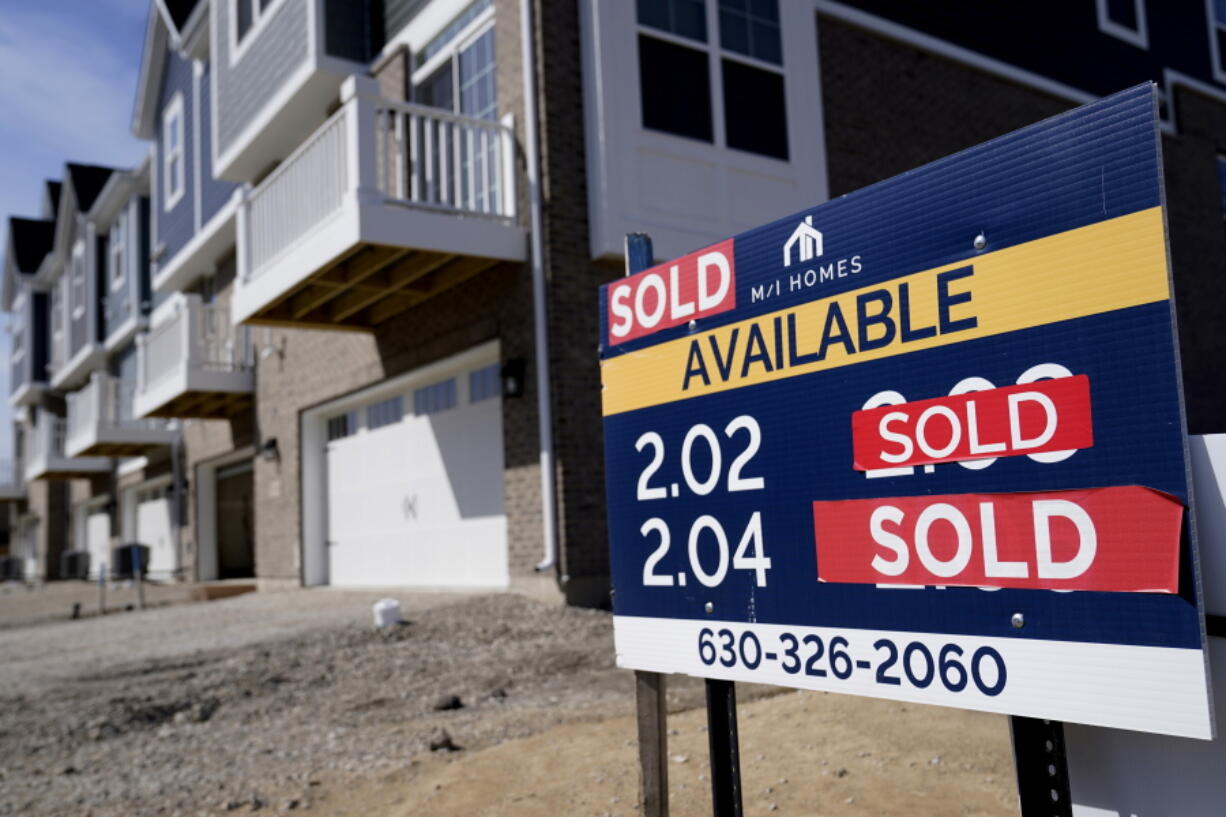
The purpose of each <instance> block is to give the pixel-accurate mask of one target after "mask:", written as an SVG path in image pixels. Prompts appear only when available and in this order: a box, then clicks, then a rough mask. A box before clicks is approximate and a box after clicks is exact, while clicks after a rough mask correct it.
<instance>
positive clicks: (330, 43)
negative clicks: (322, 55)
mask: <svg viewBox="0 0 1226 817" xmlns="http://www.w3.org/2000/svg"><path fill="white" fill-rule="evenodd" d="M371 2H372V0H324V51H325V52H327V54H328V55H329V56H333V57H339V58H340V59H343V60H353V61H354V62H361V63H367V62H370V60H371V57H372V56H373V55H374V54H375V53H376V51H377V50H378V49H379V48H382V47H383V33H382V29H383V17H382V15H374V14H372V13H371V11H370V6H371Z"/></svg>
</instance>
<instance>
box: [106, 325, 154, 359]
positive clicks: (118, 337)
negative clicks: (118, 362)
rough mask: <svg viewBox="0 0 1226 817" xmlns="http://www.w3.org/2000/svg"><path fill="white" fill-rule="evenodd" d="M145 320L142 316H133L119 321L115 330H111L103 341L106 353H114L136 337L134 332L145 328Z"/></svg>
mask: <svg viewBox="0 0 1226 817" xmlns="http://www.w3.org/2000/svg"><path fill="white" fill-rule="evenodd" d="M146 323H147V321H146V319H145V318H144V317H143V316H140V317H137V316H133V317H131V318H128V319H127V320H126V321H124V322H123V323H121V324H120V325H119V326H118V327H117V328H116V329H115V331H113V332H111V333H110V334H109V335H107V337H106V341H104V342H103V344H102V348H104V349H105V350H106V352H107V354H114V353H115V352H116V351H118V350H119V349H121V348H123V347H124V346H127V345H128V343H129V342H130V341H131V340H132V339H133V338H134V337H136V333H137V332H139V331H140V330H142V329H144V328H145V325H146Z"/></svg>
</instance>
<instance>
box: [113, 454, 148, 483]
mask: <svg viewBox="0 0 1226 817" xmlns="http://www.w3.org/2000/svg"><path fill="white" fill-rule="evenodd" d="M148 465H149V458H148V457H125V458H124V459H122V460H120V461H119V464H118V465H116V466H115V476H117V477H126V476H127V475H128V474H135V473H136V472H137V471H140V470H143V469H144V468H145V467H147V466H148ZM125 490H126V489H125Z"/></svg>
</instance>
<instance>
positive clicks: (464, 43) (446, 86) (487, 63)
mask: <svg viewBox="0 0 1226 817" xmlns="http://www.w3.org/2000/svg"><path fill="white" fill-rule="evenodd" d="M415 66H416V68H415V70H414V72H413V77H412V86H413V101H415V102H418V103H420V104H422V105H428V106H430V107H432V108H441V109H442V110H445V111H449V112H451V113H458V114H462V115H464V116H469V117H472V118H474V119H486V120H494V119H497V118H498V93H497V82H496V76H495V69H496V67H497V61H496V59H495V53H494V9H493V3H492V2H490V0H477V2H475V3H473V4H472V5H470V6H469V7H468V8H466V9H465V10H464V11H462V12H461V13H460V14H459V16H458V17H456V18H455V19H454V20H452V21H451V22H450V23H449V24H448V25H447V26H446V27H445V28H444V29H443V31H442V32H441V33H439V34H438V35H437V36H436V37H435V38H434V39H433V40H431V41H430V42H429V43H427V44H426V47H425V48H424V49H423V50H422V52H421V53H420V54H418V56H417V58H416V60H415ZM437 138H442V137H441V135H440V136H439V137H437ZM482 141H483V140H481V139H477V140H474V141H465V140H461V142H460V144H459V145H458V147H457V149H456V153H457V154H458V156H459V173H458V174H456V176H457V177H458V178H457V179H456V180H455V181H454V187H456V188H457V189H456V190H454V191H448V190H445V187H444V185H443V184H442V183H441V182H440V179H441V176H442V173H443V167H444V165H442V164H441V163H440V157H439V156H438V155H437V151H436V152H435V153H434V154H433V155H431V156H430V157H429V159H428V161H429V162H431V163H432V164H433V169H432V172H431V173H430V174H429V179H430V181H429V186H430V189H429V190H427V191H426V193H425V197H426V199H427V200H429V201H442V199H443V194H444V192H446V193H447V195H449V196H454V201H448V202H446V203H450V204H454V205H455V206H457V207H459V208H462V209H468V210H476V211H478V212H497V211H498V209H499V204H498V203H499V201H500V200H501V192H500V188H501V180H500V179H499V178H498V174H497V173H491V172H490V169H491V167H492V166H493V165H494V163H495V161H496V159H497V154H498V145H497V144H496V143H495V140H493V139H489V140H484V141H485V146H484V147H483V146H482V144H481V143H482Z"/></svg>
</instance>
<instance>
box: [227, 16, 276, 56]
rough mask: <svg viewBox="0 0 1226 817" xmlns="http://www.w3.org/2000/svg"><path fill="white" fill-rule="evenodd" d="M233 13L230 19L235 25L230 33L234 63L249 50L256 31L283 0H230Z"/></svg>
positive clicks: (231, 53)
mask: <svg viewBox="0 0 1226 817" xmlns="http://www.w3.org/2000/svg"><path fill="white" fill-rule="evenodd" d="M230 2H231V4H232V6H231V8H232V11H233V13H232V14H231V15H230V19H232V20H233V21H234V26H233V27H232V28H231V33H230V64H231V65H233V64H234V63H235V62H237V61H238V58H239V57H241V56H242V54H243V52H245V51H246V50H247V48H246V46H247V44H248V43H249V42H250V41H251V40H253V39H254V38H255V32H256V31H258V30H259V28H260V27H261V26H262V25H263V24H264V21H265V20H267V19H268V18H269V17H270V16H271V14H272V11H273V8H274V7H275V6H278V5H280V3H281V0H230Z"/></svg>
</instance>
